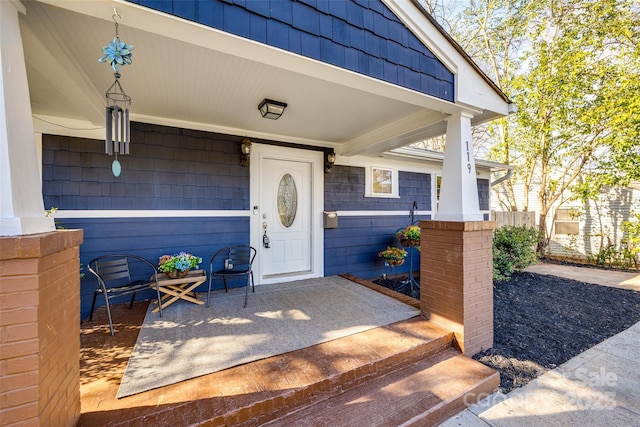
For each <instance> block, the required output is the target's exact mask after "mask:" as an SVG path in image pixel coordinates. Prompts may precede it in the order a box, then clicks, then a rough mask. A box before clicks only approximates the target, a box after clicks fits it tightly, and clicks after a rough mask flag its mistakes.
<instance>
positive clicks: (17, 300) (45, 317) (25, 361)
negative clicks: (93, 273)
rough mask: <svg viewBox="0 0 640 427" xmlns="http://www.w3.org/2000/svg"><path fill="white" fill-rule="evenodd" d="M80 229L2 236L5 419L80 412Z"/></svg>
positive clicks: (47, 421)
mask: <svg viewBox="0 0 640 427" xmlns="http://www.w3.org/2000/svg"><path fill="white" fill-rule="evenodd" d="M81 243H82V230H60V231H53V232H50V233H40V234H31V235H24V236H11V237H0V420H1V423H0V424H2V425H11V426H13V425H16V426H27V425H28V426H37V425H42V426H44V425H50V426H74V425H75V424H76V423H77V421H78V419H79V418H80V363H79V355H80V270H79V268H80V261H79V245H80V244H81Z"/></svg>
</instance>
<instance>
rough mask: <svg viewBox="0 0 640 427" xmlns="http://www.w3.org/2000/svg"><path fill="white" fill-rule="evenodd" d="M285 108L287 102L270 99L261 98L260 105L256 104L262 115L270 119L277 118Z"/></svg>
mask: <svg viewBox="0 0 640 427" xmlns="http://www.w3.org/2000/svg"><path fill="white" fill-rule="evenodd" d="M285 108H287V104H285V103H284V102H279V101H273V100H271V99H263V100H262V102H261V103H260V105H258V110H260V114H262V117H264V118H265V119H272V120H278V119H279V118H280V116H281V115H282V113H284V109H285Z"/></svg>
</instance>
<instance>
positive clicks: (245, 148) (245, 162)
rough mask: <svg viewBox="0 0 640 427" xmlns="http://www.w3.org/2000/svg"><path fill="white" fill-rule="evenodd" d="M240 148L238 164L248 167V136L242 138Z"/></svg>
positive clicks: (249, 147) (249, 143)
mask: <svg viewBox="0 0 640 427" xmlns="http://www.w3.org/2000/svg"><path fill="white" fill-rule="evenodd" d="M240 149H241V150H242V154H241V156H240V166H245V167H248V166H249V157H250V156H251V140H250V139H249V138H244V139H243V140H242V145H240Z"/></svg>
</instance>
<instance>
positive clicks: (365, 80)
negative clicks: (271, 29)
mask: <svg viewBox="0 0 640 427" xmlns="http://www.w3.org/2000/svg"><path fill="white" fill-rule="evenodd" d="M25 5H26V9H27V13H26V15H25V16H21V31H22V37H23V45H24V50H25V59H26V64H27V75H28V80H29V89H30V96H31V106H32V112H33V114H34V116H35V117H36V120H35V121H34V123H35V125H36V128H37V130H38V127H42V128H47V129H49V131H51V129H52V127H51V123H55V125H54V126H53V129H56V125H61V126H58V129H59V131H60V132H63V131H64V132H66V133H67V134H69V133H70V132H73V129H68V128H74V129H92V130H93V133H94V134H95V135H96V137H98V136H97V135H102V134H103V132H104V131H103V130H102V129H101V128H102V127H103V126H104V105H105V103H104V93H105V91H106V89H107V88H108V87H109V86H110V85H111V84H112V83H113V80H114V77H113V71H112V70H111V68H110V67H109V66H107V65H106V64H103V63H99V62H98V58H99V57H100V56H101V54H102V47H103V46H104V45H106V44H107V43H108V42H109V40H111V39H112V38H113V37H114V24H113V21H112V18H111V16H112V14H113V8H114V7H117V8H118V12H119V14H120V15H121V16H122V20H120V27H119V35H120V37H121V39H122V40H123V41H125V42H127V43H128V44H133V45H135V50H134V51H133V64H132V65H130V66H125V67H123V68H122V70H121V74H122V77H121V79H120V82H121V84H122V86H123V88H124V90H125V91H126V92H127V94H128V95H130V96H131V97H132V100H133V101H132V108H131V113H132V115H131V117H132V120H137V121H142V122H147V123H157V124H164V125H170V126H184V127H187V128H192V129H201V130H209V131H215V132H222V133H229V134H235V135H247V136H249V137H255V138H261V139H272V140H280V141H288V142H295V143H302V144H309V145H319V146H331V147H334V148H335V149H336V151H337V152H338V153H340V154H343V155H352V154H367V155H378V154H380V153H382V152H384V151H387V150H390V149H393V148H397V147H401V146H405V145H407V144H410V143H412V142H415V141H418V140H420V139H424V138H427V137H429V136H433V135H436V134H441V133H443V132H444V129H445V125H444V121H443V119H444V118H445V117H446V116H447V115H448V114H451V113H454V112H456V111H459V110H460V107H458V106H456V105H454V104H452V103H449V102H445V101H442V100H439V99H436V98H433V97H430V96H427V95H423V94H420V93H417V92H414V91H411V90H407V89H403V88H400V87H397V86H393V85H390V84H388V83H384V82H382V81H378V80H375V79H371V78H369V77H366V76H362V75H359V74H356V73H353V72H350V71H346V70H343V69H340V68H337V67H334V66H331V65H327V64H323V63H320V62H318V61H314V60H311V59H307V58H303V57H301V56H298V55H294V54H291V53H289V52H284V51H282V50H279V49H275V48H272V47H268V46H265V45H262V44H259V43H256V42H253V41H249V40H246V39H242V38H239V37H236V36H233V35H229V34H226V33H223V32H220V31H218V30H213V29H210V28H207V27H204V26H201V25H199V24H194V23H191V22H188V21H185V20H182V19H178V18H175V17H171V16H168V15H165V14H161V13H158V12H155V11H151V10H149V9H146V8H141V7H139V6H137V5H134V4H130V3H127V2H121V1H113V0H96V1H90V2H89V1H49V0H46V1H41V2H26V3H25ZM54 5H55V6H54ZM263 98H271V99H275V100H279V101H283V102H286V103H287V104H288V108H287V109H286V111H285V113H284V115H283V116H282V117H281V118H280V119H279V120H276V121H274V120H267V119H264V118H262V117H261V115H260V114H259V112H258V110H257V106H258V104H259V102H260V101H261V100H262V99H263ZM482 117H483V119H486V117H485V116H482ZM47 122H49V123H47ZM62 126H66V128H65V127H62ZM40 131H42V130H40Z"/></svg>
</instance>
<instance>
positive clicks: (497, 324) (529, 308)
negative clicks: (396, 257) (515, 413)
mask: <svg viewBox="0 0 640 427" xmlns="http://www.w3.org/2000/svg"><path fill="white" fill-rule="evenodd" d="M375 282H376V283H378V284H380V285H383V286H386V285H385V283H388V282H393V281H390V280H388V279H387V280H385V281H382V283H381V281H380V280H376V281H375ZM395 286H398V284H397V283H396V284H395ZM639 321H640V293H639V292H634V291H630V290H626V289H618V288H611V287H606V286H598V285H592V284H587V283H583V282H578V281H575V280H570V279H564V278H559V277H554V276H546V275H540V274H533V273H518V274H515V275H514V276H513V277H512V278H511V279H510V280H508V281H504V282H500V283H495V284H494V341H493V343H494V345H493V347H492V348H490V349H488V350H486V351H483V352H481V353H479V354H476V355H475V356H474V357H473V358H474V359H476V360H478V361H480V362H482V363H484V364H485V365H488V366H491V367H492V368H494V369H496V370H498V371H499V372H500V390H501V391H502V392H504V393H508V392H509V391H511V390H513V389H515V388H518V387H521V386H523V385H525V384H527V383H528V382H529V381H531V380H532V379H534V378H536V377H537V376H539V375H541V374H542V373H544V372H546V371H547V370H549V369H553V368H555V367H556V366H558V365H560V364H562V363H564V362H566V361H567V360H569V359H570V358H572V357H574V356H576V355H578V354H579V353H581V352H583V351H585V350H587V349H589V348H590V347H592V346H594V345H596V344H598V343H600V342H602V341H604V340H605V339H607V338H609V337H611V336H613V335H615V334H617V333H619V332H621V331H623V330H625V329H627V328H629V327H631V326H632V325H634V324H635V323H637V322H639Z"/></svg>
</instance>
